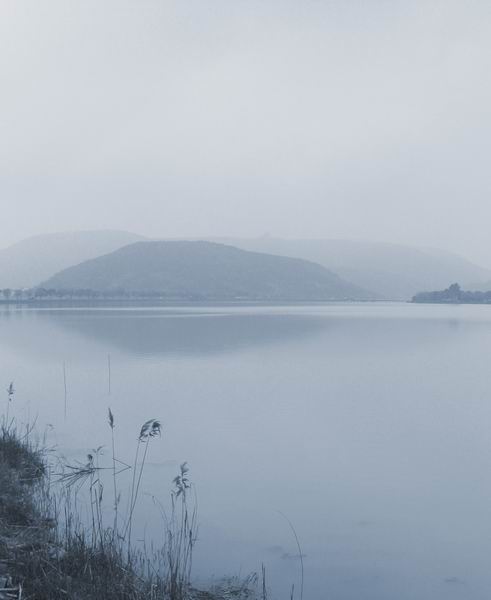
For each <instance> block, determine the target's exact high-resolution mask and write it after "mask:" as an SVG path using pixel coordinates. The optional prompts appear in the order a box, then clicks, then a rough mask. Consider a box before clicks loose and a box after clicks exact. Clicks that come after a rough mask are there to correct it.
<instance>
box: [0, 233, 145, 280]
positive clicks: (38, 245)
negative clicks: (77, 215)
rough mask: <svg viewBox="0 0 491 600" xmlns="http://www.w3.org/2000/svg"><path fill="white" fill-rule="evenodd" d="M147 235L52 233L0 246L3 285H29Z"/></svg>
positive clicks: (0, 273)
mask: <svg viewBox="0 0 491 600" xmlns="http://www.w3.org/2000/svg"><path fill="white" fill-rule="evenodd" d="M142 239H145V238H144V237H143V236H140V235H137V234H135V233H130V232H127V231H117V230H101V231H76V232H73V233H72V232H64V233H51V234H46V235H38V236H34V237H30V238H27V239H25V240H22V241H20V242H17V243H16V244H13V245H12V246H9V247H8V248H5V249H2V250H0V289H3V288H29V287H33V286H36V285H38V284H39V283H40V282H41V281H43V280H44V279H48V278H49V277H51V276H52V275H54V274H55V273H57V272H58V271H61V270H62V269H65V268H67V267H71V266H73V265H76V264H78V263H81V262H83V261H85V260H88V259H90V258H95V257H96V256H100V255H101V254H107V253H108V252H112V251H113V250H116V249H118V248H122V247H123V246H126V245H127V244H132V243H133V242H137V241H139V240H142Z"/></svg>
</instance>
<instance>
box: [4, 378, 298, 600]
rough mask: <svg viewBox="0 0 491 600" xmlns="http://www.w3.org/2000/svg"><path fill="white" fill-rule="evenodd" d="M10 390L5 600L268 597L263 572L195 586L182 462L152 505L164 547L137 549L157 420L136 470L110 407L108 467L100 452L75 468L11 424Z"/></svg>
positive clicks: (190, 507) (145, 436) (190, 502)
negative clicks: (123, 478) (139, 509)
mask: <svg viewBox="0 0 491 600" xmlns="http://www.w3.org/2000/svg"><path fill="white" fill-rule="evenodd" d="M7 391H8V401H7V411H6V413H5V414H4V416H3V417H2V418H1V419H0V600H9V599H17V600H62V599H63V600H66V599H68V600H227V599H235V600H266V599H267V596H268V594H267V590H266V583H265V574H264V568H263V572H262V579H261V577H258V576H257V575H255V574H251V575H250V576H249V577H246V578H244V579H241V580H239V579H237V578H231V579H227V580H225V579H224V580H223V582H222V583H220V584H218V585H215V586H214V587H213V588H212V589H204V590H203V589H196V588H195V587H193V585H192V579H191V576H192V558H193V549H194V545H195V543H196V540H197V526H198V525H197V501H196V496H195V493H194V488H193V485H192V483H191V481H190V479H189V469H188V466H187V464H186V463H183V464H182V465H181V467H180V469H179V472H178V474H177V475H176V477H175V478H174V480H173V490H172V492H171V494H170V498H169V500H168V501H165V499H155V504H156V507H157V509H158V510H159V512H160V514H161V517H162V521H163V525H164V528H163V531H164V533H163V536H162V540H161V543H160V546H159V545H158V544H157V545H155V544H152V549H151V550H150V549H149V548H148V547H147V546H146V544H145V543H144V544H143V546H142V545H141V543H140V544H135V543H134V541H133V539H134V537H135V534H134V532H133V519H134V511H135V507H136V506H137V504H138V499H139V496H140V495H141V493H142V490H141V484H142V475H143V472H144V469H145V464H146V461H147V457H148V453H149V450H150V449H151V446H152V445H153V444H154V443H155V439H156V438H158V437H160V435H161V430H162V428H161V425H160V422H159V421H156V420H154V419H151V420H149V421H146V422H145V423H144V424H143V425H142V427H141V429H140V432H139V435H138V438H137V442H136V450H135V457H134V461H133V464H131V465H130V464H126V463H123V462H122V461H121V460H120V459H119V458H118V455H117V448H116V447H115V442H114V430H115V428H116V421H115V417H114V415H113V413H112V412H111V410H110V409H109V412H108V427H109V428H110V433H111V442H110V444H109V446H108V447H109V450H110V452H109V454H110V456H109V457H106V458H105V460H106V461H107V462H106V463H104V458H103V456H102V452H101V448H98V449H96V450H93V451H91V453H90V454H88V456H87V461H86V462H85V463H78V462H75V463H74V464H69V463H67V462H66V461H63V460H62V459H61V458H59V457H56V455H55V454H54V452H53V451H49V450H47V449H46V448H45V446H44V445H40V444H39V443H36V442H34V441H33V427H32V426H24V427H22V428H21V426H20V425H18V424H16V421H15V420H14V419H10V420H9V415H8V412H9V406H10V404H11V402H12V398H13V395H14V389H13V385H11V386H10V387H9V388H8V390H7ZM125 471H128V472H129V474H130V478H131V487H130V491H129V493H128V496H129V498H128V502H127V507H126V509H125V510H124V511H123V510H122V506H121V505H122V502H121V495H122V494H121V491H120V489H119V476H120V474H121V473H123V472H125ZM106 495H107V496H108V497H107V498H106ZM86 513H87V514H88V518H83V517H82V515H85V514H86ZM291 597H292V598H294V596H293V591H292V596H291Z"/></svg>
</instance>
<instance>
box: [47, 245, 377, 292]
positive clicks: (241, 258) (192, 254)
mask: <svg viewBox="0 0 491 600" xmlns="http://www.w3.org/2000/svg"><path fill="white" fill-rule="evenodd" d="M42 285H43V287H46V288H54V289H92V290H95V291H99V292H107V291H111V290H118V289H121V290H125V291H127V292H139V293H144V292H160V293H161V294H162V295H163V297H165V298H170V299H202V300H276V301H283V300H285V301H322V300H347V299H362V298H365V299H368V298H370V294H369V293H368V292H365V291H364V290H362V289H360V288H358V287H357V286H354V285H352V284H350V283H348V282H346V281H343V280H342V279H341V278H340V277H338V276H337V275H336V274H334V273H332V272H330V271H328V270H327V269H325V268H324V267H322V266H320V265H317V264H315V263H312V262H309V261H306V260H302V259H298V258H288V257H281V256H273V255H269V254H264V253H257V252H248V251H245V250H240V249H238V248H235V247H233V246H228V245H225V244H217V243H213V242H205V241H191V242H190V241H144V242H137V243H134V244H131V245H129V246H125V247H123V248H120V249H119V250H115V251H114V252H111V253H109V254H106V255H104V256H100V257H98V258H94V259H91V260H88V261H85V262H83V263H81V264H79V265H76V266H74V267H70V268H67V269H65V270H63V271H61V272H60V273H58V274H56V275H55V276H53V277H51V278H50V279H48V280H47V281H45V282H44V283H43V284H42Z"/></svg>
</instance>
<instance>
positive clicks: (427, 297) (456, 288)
mask: <svg viewBox="0 0 491 600" xmlns="http://www.w3.org/2000/svg"><path fill="white" fill-rule="evenodd" d="M411 302H413V303H416V304H417V303H420V304H491V291H488V292H479V291H476V292H471V291H465V290H463V289H462V288H461V287H460V285H459V284H458V283H453V284H452V285H451V286H449V287H448V288H447V289H446V290H441V291H436V292H420V293H419V294H416V295H415V296H413V298H412V300H411Z"/></svg>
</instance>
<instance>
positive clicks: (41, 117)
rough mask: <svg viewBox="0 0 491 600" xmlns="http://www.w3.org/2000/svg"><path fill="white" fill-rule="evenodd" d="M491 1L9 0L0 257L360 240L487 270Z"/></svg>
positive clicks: (0, 52)
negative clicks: (61, 239) (36, 243)
mask: <svg viewBox="0 0 491 600" xmlns="http://www.w3.org/2000/svg"><path fill="white" fill-rule="evenodd" d="M490 63H491V3H490V2H489V1H488V0H486V1H480V2H478V1H473V0H457V1H453V0H442V1H432V0H423V1H421V2H419V1H417V0H411V1H408V0H401V1H400V2H399V1H397V0H389V1H381V0H380V1H379V0H364V1H355V0H331V1H329V0H295V1H293V0H278V1H276V2H275V1H273V0H257V1H256V0H176V1H174V0H133V1H127V0H77V1H74V0H49V1H45V2H40V1H39V0H32V1H23V0H2V1H1V2H0V88H1V89H0V204H1V214H0V246H5V245H7V244H8V243H10V242H13V241H16V240H18V239H20V238H23V237H26V236H28V235H32V234H36V233H43V232H50V231H59V230H72V229H92V228H122V229H128V230H132V231H135V232H139V233H144V234H148V235H152V236H170V237H180V236H205V235H206V236H209V235H240V236H257V235H262V234H264V233H270V234H271V235H275V236H284V237H337V238H351V239H353V238H361V239H371V240H384V241H395V242H404V243H411V244H416V245H423V246H426V245H432V246H439V247H442V248H446V249H450V250H455V251H458V252H461V253H464V254H466V255H467V256H469V257H471V258H473V259H475V260H478V261H480V262H482V263H484V264H486V265H487V266H491V194H490V192H491V77H490V73H491V64H490Z"/></svg>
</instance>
